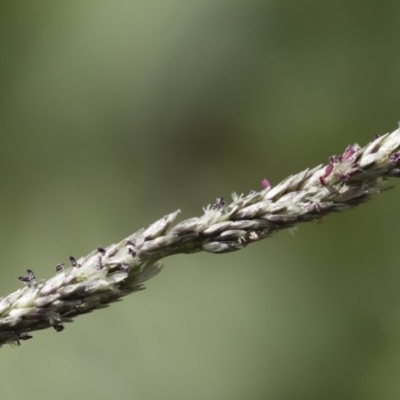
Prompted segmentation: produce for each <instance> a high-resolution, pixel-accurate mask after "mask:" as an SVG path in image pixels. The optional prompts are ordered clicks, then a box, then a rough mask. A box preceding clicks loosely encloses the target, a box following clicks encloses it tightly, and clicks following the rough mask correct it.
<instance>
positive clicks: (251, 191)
mask: <svg viewBox="0 0 400 400" xmlns="http://www.w3.org/2000/svg"><path fill="white" fill-rule="evenodd" d="M256 193H257V192H256V191H255V190H250V193H249V195H250V196H252V195H253V194H256Z"/></svg>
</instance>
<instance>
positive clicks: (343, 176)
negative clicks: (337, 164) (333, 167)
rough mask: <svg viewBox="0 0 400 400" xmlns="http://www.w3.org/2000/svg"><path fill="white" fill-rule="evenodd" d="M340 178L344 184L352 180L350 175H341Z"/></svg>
mask: <svg viewBox="0 0 400 400" xmlns="http://www.w3.org/2000/svg"><path fill="white" fill-rule="evenodd" d="M339 178H340V180H341V181H342V182H347V181H348V180H349V179H350V174H341V175H340V176H339Z"/></svg>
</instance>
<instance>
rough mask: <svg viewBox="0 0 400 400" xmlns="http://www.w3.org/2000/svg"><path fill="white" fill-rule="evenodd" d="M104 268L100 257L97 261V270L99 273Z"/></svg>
mask: <svg viewBox="0 0 400 400" xmlns="http://www.w3.org/2000/svg"><path fill="white" fill-rule="evenodd" d="M103 268H104V265H103V263H102V262H101V256H100V257H99V259H98V260H97V265H96V269H97V270H98V271H101V270H102V269H103Z"/></svg>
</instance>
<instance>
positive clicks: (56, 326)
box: [53, 324, 64, 332]
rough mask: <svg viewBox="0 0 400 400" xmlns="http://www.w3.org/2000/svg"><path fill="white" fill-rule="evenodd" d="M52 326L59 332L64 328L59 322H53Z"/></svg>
mask: <svg viewBox="0 0 400 400" xmlns="http://www.w3.org/2000/svg"><path fill="white" fill-rule="evenodd" d="M53 328H54V329H55V330H56V332H61V331H63V330H64V326H63V325H61V324H54V325H53Z"/></svg>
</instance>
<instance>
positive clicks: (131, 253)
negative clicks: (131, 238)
mask: <svg viewBox="0 0 400 400" xmlns="http://www.w3.org/2000/svg"><path fill="white" fill-rule="evenodd" d="M128 253H129V254H130V255H131V256H132V257H135V256H136V251H135V250H133V248H132V247H128Z"/></svg>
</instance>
